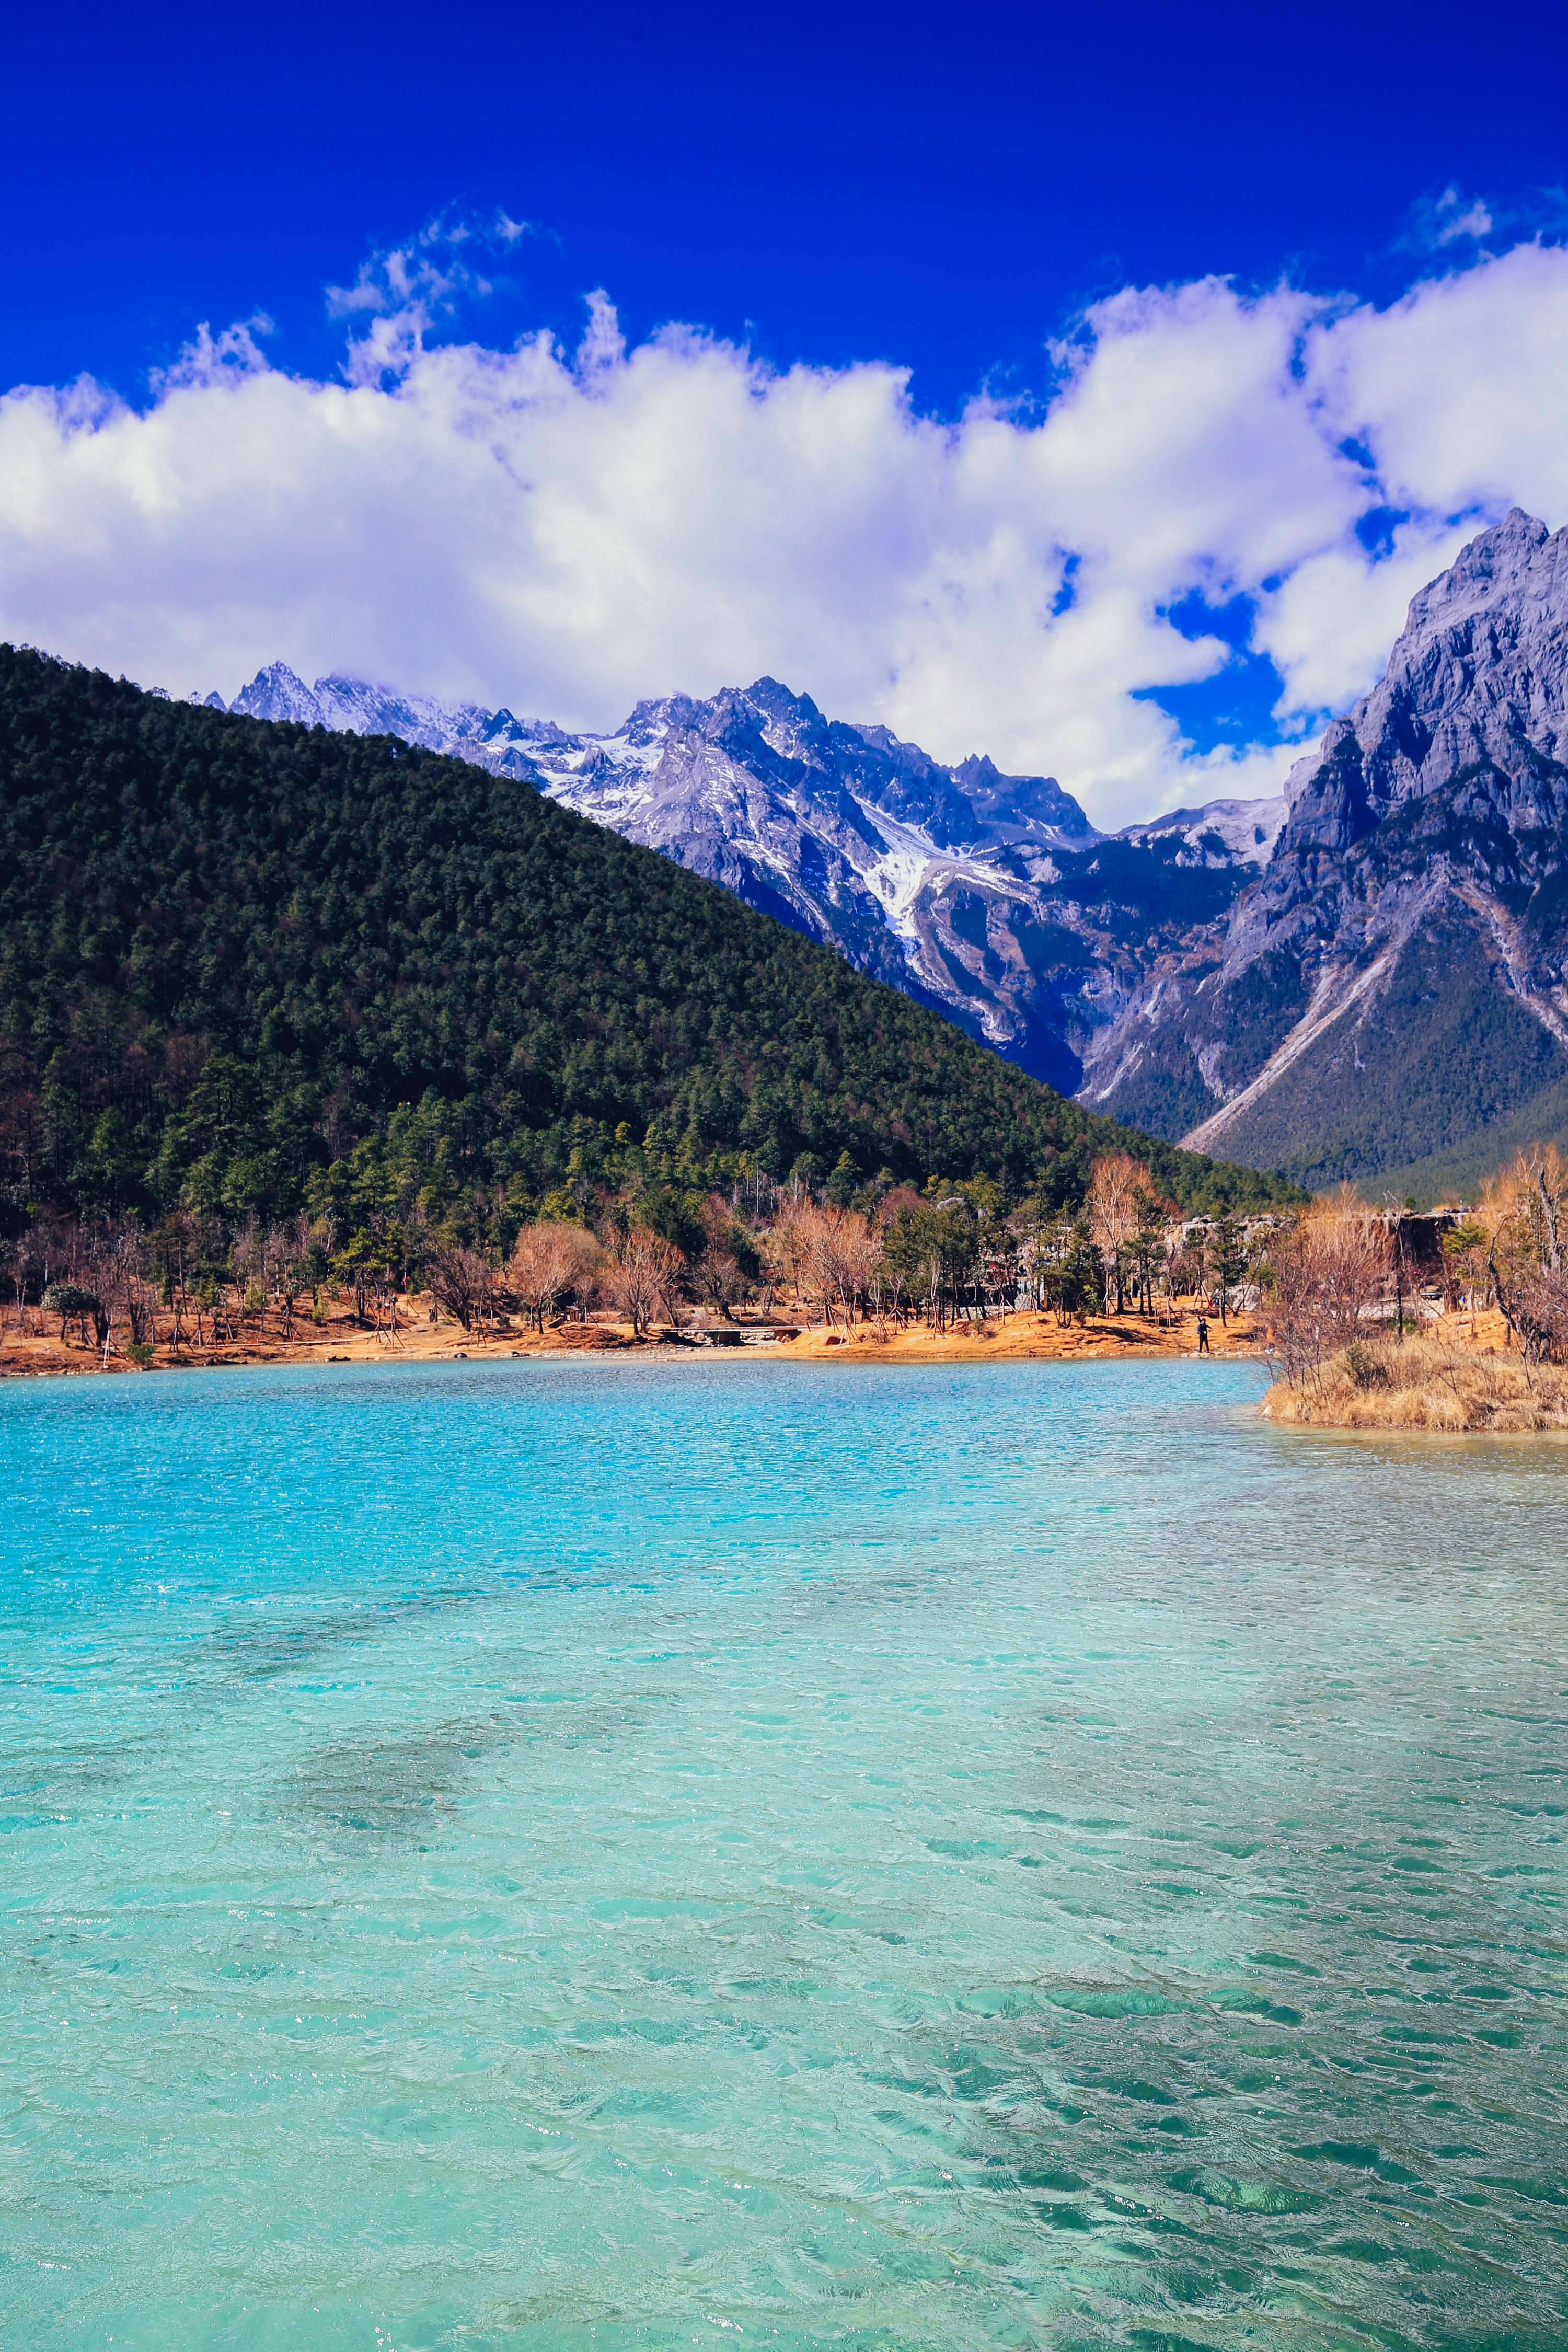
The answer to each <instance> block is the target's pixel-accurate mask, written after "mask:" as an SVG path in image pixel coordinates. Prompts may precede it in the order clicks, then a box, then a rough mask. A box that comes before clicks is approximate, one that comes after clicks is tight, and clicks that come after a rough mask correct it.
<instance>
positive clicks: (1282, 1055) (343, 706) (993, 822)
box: [211, 509, 1568, 1192]
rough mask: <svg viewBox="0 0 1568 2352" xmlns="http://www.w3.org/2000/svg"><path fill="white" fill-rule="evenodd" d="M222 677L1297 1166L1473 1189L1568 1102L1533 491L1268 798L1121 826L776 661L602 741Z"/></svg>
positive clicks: (1180, 1129) (994, 1036)
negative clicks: (661, 865)
mask: <svg viewBox="0 0 1568 2352" xmlns="http://www.w3.org/2000/svg"><path fill="white" fill-rule="evenodd" d="M211 699H212V700H214V701H215V702H216V700H217V699H218V698H217V697H216V696H215V697H213V698H211ZM232 707H233V708H234V709H236V710H237V711H242V712H246V713H248V714H249V715H251V716H253V717H256V718H261V719H293V720H299V721H303V722H305V723H307V724H321V725H323V726H326V727H328V728H331V729H333V730H352V731H353V732H355V733H359V734H366V735H369V734H390V735H395V736H399V737H402V738H403V739H404V740H408V741H411V742H416V743H420V744H423V745H426V747H428V748H430V749H433V750H437V751H446V752H450V753H454V754H456V755H457V756H458V757H460V758H463V759H466V760H468V761H473V762H475V763H476V764H478V765H480V766H482V767H486V768H489V769H490V770H492V771H493V772H497V773H499V774H505V775H510V776H515V777H518V778H520V779H522V778H527V779H530V780H531V781H532V782H535V783H536V784H537V786H538V788H539V790H540V791H541V792H542V793H546V794H547V795H548V796H549V797H551V798H552V799H554V800H557V801H560V802H562V803H565V804H566V805H568V806H570V807H572V808H574V809H575V810H577V811H579V812H580V813H582V814H584V815H586V816H589V817H592V818H595V819H596V820H597V821H598V822H599V823H601V824H605V825H608V826H611V827H612V828H613V829H614V830H616V832H618V833H621V834H623V835H626V837H627V838H629V839H631V840H633V841H637V842H639V843H642V844H644V845H647V846H650V847H653V848H656V849H658V850H660V851H662V852H663V853H664V854H665V855H666V856H669V857H671V858H673V859H675V860H676V861H677V862H679V864H681V865H682V866H687V867H688V868H689V869H690V870H691V871H693V872H695V873H698V874H701V875H704V876H706V877H709V878H710V879H711V880H714V881H718V882H721V883H722V884H724V885H726V886H727V887H729V888H730V889H731V890H732V891H734V892H735V893H736V895H737V896H738V897H740V898H742V899H744V900H745V901H746V902H747V903H748V904H749V905H751V906H752V907H755V908H760V909H762V910H763V911H765V912H767V913H770V914H773V915H775V916H778V917H779V918H781V919H783V920H784V921H785V922H786V923H788V924H790V925H791V926H792V927H793V928H794V929H797V930H800V931H803V932H805V933H806V934H807V935H809V936H810V937H812V938H815V939H818V940H825V941H831V942H832V943H833V944H835V945H837V947H838V948H839V949H840V950H842V951H843V953H844V954H845V955H846V956H847V958H848V959H849V961H851V962H852V963H853V964H855V965H856V966H857V967H858V968H859V969H861V970H863V971H867V972H869V973H872V974H874V975H875V976H876V977H877V978H879V979H882V980H885V981H889V982H892V983H893V984H894V985H895V986H897V987H899V988H900V989H901V990H903V991H904V992H905V993H907V994H909V995H910V996H912V997H914V998H915V999H916V1000H917V1001H919V1002H921V1003H926V1004H928V1005H930V1006H931V1007H933V1008H935V1009H937V1010H940V1011H941V1012H942V1013H945V1014H946V1015H947V1016H948V1017H949V1018H950V1019H952V1020H954V1021H956V1022H957V1023H958V1024H960V1025H961V1026H962V1027H963V1028H964V1029H966V1030H967V1031H968V1032H969V1033H970V1034H972V1035H973V1036H975V1037H977V1038H981V1039H984V1042H986V1043H987V1044H988V1045H992V1046H993V1047H994V1049H995V1050H996V1051H997V1052H999V1053H1000V1054H1002V1055H1005V1057H1006V1058H1007V1059H1008V1060H1010V1061H1014V1062H1016V1063H1018V1064H1019V1065H1021V1066H1023V1067H1024V1068H1025V1069H1026V1070H1027V1071H1029V1072H1031V1073H1032V1074H1033V1075H1034V1076H1038V1077H1041V1078H1044V1079H1046V1080H1047V1081H1048V1082H1049V1083H1050V1084H1051V1085H1053V1086H1055V1087H1059V1088H1060V1089H1061V1090H1062V1091H1064V1092H1067V1093H1076V1094H1078V1095H1079V1096H1080V1097H1082V1098H1083V1099H1084V1100H1085V1101H1086V1102H1087V1103H1090V1104H1092V1105H1093V1106H1094V1107H1095V1108H1100V1109H1107V1110H1110V1111H1112V1112H1114V1113H1115V1114H1116V1115H1117V1116H1119V1117H1121V1118H1124V1119H1126V1120H1128V1121H1130V1122H1131V1123H1134V1124H1136V1125H1138V1126H1139V1127H1142V1128H1144V1129H1149V1130H1151V1131H1152V1132H1154V1133H1156V1134H1160V1135H1163V1136H1165V1137H1167V1138H1170V1139H1183V1140H1184V1141H1186V1142H1188V1143H1189V1144H1190V1145H1191V1146H1193V1147H1194V1148H1195V1149H1198V1150H1208V1151H1215V1152H1221V1153H1223V1154H1224V1155H1225V1157H1226V1158H1227V1159H1230V1160H1241V1161H1243V1162H1244V1163H1247V1164H1250V1165H1253V1166H1258V1167H1281V1168H1283V1169H1285V1170H1287V1171H1289V1173H1290V1174H1291V1175H1292V1176H1293V1177H1295V1178H1296V1179H1297V1180H1298V1181H1301V1182H1304V1183H1307V1184H1310V1185H1320V1186H1321V1185H1322V1184H1325V1183H1330V1182H1332V1181H1335V1180H1337V1179H1339V1178H1341V1177H1348V1178H1351V1179H1352V1180H1355V1181H1361V1182H1363V1183H1366V1184H1370V1185H1372V1186H1373V1189H1376V1188H1377V1187H1378V1186H1379V1185H1380V1184H1381V1185H1383V1186H1384V1187H1393V1188H1394V1189H1395V1190H1399V1191H1403V1190H1404V1189H1405V1187H1406V1186H1408V1187H1410V1188H1411V1189H1413V1190H1415V1191H1416V1192H1432V1191H1433V1190H1441V1189H1445V1188H1448V1189H1452V1188H1454V1187H1462V1186H1463V1185H1464V1184H1466V1183H1467V1182H1469V1181H1473V1179H1474V1177H1475V1175H1476V1174H1477V1172H1478V1171H1479V1170H1480V1169H1481V1168H1483V1167H1486V1166H1489V1165H1491V1164H1493V1163H1494V1162H1495V1161H1496V1160H1497V1159H1498V1158H1499V1157H1500V1155H1501V1154H1502V1153H1503V1152H1505V1151H1506V1150H1510V1149H1511V1147H1512V1145H1513V1143H1514V1142H1516V1141H1519V1140H1523V1139H1526V1138H1527V1136H1534V1135H1538V1134H1539V1135H1546V1134H1563V1132H1565V1131H1568V985H1565V982H1568V872H1565V866H1564V847H1565V839H1568V835H1565V824H1568V766H1565V765H1564V761H1568V531H1560V532H1558V533H1557V534H1556V535H1555V536H1552V535H1551V534H1550V533H1549V532H1548V531H1547V530H1546V527H1545V526H1544V524H1542V523H1540V522H1538V521H1535V520H1532V519H1531V517H1529V516H1526V515H1524V514H1523V513H1521V511H1520V510H1519V509H1514V510H1513V511H1512V512H1511V513H1510V515H1509V516H1508V518H1507V520H1505V521H1504V522H1503V523H1501V524H1500V525H1499V526H1498V527H1497V528H1496V529H1495V530H1489V531H1486V532H1483V533H1482V534H1481V535H1480V536H1479V538H1477V539H1476V540H1474V541H1472V542H1471V543H1470V545H1469V546H1468V548H1466V549H1465V551H1463V553H1462V554H1461V556H1460V557H1459V559H1458V562H1457V563H1456V564H1455V565H1454V566H1453V568H1452V570H1451V571H1450V572H1446V573H1444V574H1443V575H1442V576H1441V578H1439V579H1438V580H1436V581H1435V582H1433V583H1431V585H1430V586H1429V587H1428V588H1426V590H1425V591H1423V593H1422V594H1421V595H1420V596H1418V597H1417V598H1416V599H1415V602H1414V604H1412V606H1411V611H1410V616H1409V620H1408V623H1407V625H1406V627H1405V632H1404V634H1403V635H1402V636H1401V637H1400V639H1399V641H1398V643H1397V644H1396V646H1394V650H1393V653H1392V655H1391V656H1390V660H1389V664H1388V667H1387V670H1386V672H1385V675H1384V678H1383V680H1382V682H1381V683H1380V685H1379V686H1378V687H1377V688H1375V689H1374V690H1373V693H1372V694H1370V695H1368V696H1367V697H1366V698H1364V699H1363V701H1362V702H1361V703H1359V704H1358V705H1357V706H1356V708H1355V709H1354V710H1353V711H1352V712H1351V713H1350V714H1349V715H1348V716H1347V717H1346V718H1344V719H1339V720H1336V721H1335V722H1334V724H1333V725H1332V726H1331V727H1330V729H1329V730H1328V731H1327V733H1326V734H1325V736H1324V738H1323V740H1322V743H1321V747H1320V748H1319V750H1318V751H1316V752H1315V753H1313V754H1312V755H1311V756H1310V757H1309V758H1307V759H1305V760H1302V761H1300V762H1299V763H1298V765H1297V767H1296V768H1295V770H1294V771H1293V772H1292V773H1291V776H1290V778H1289V784H1288V786H1287V790H1286V793H1285V794H1284V796H1283V797H1282V798H1280V799H1279V800H1275V801H1261V802H1246V801H1217V802H1214V803H1209V804H1208V805H1206V806H1205V807H1202V808H1198V809H1193V810H1183V811H1178V812H1176V813H1175V814H1172V815H1169V816H1166V817H1163V818H1160V819H1158V820H1155V821H1153V822H1152V823H1150V824H1140V825H1134V826H1131V827H1128V828H1127V829H1125V830H1124V831H1122V832H1121V833H1118V834H1114V835H1105V834H1101V833H1099V832H1097V831H1096V830H1095V828H1094V827H1093V826H1092V825H1091V824H1089V820H1088V818H1087V817H1086V816H1085V814H1084V813H1083V811H1082V810H1081V808H1080V807H1079V804H1078V803H1077V802H1076V801H1075V800H1074V799H1073V798H1072V796H1071V794H1070V793H1067V792H1065V791H1063V790H1062V788H1061V786H1060V785H1059V784H1058V782H1057V781H1056V780H1055V779H1054V778H1053V777H1050V776H1045V775H1040V776H1023V777H1020V776H1008V775H1003V774H1001V773H999V772H998V771H997V770H996V769H995V768H994V766H993V764H992V763H991V761H989V760H987V759H984V758H983V757H974V758H971V759H968V760H965V761H963V762H961V763H960V764H959V765H957V766H945V765H943V764H942V762H940V761H936V760H934V759H932V758H931V756H930V755H929V754H928V753H926V752H925V751H921V749H920V747H919V746H918V745H914V744H910V743H904V742H900V740H898V739H897V738H896V737H895V736H894V735H892V734H891V733H890V732H889V730H887V729H886V728H882V727H877V726H866V725H850V724H847V723H846V722H844V721H842V720H836V719H828V718H826V717H825V716H824V714H823V713H822V712H821V711H820V710H819V709H817V707H816V704H815V703H814V702H812V701H811V700H810V698H808V697H806V696H804V695H796V694H794V693H792V692H790V691H789V690H788V689H787V688H784V687H783V686H781V685H779V684H778V683H777V682H776V681H775V680H773V679H771V678H762V679H759V680H758V681H757V682H756V683H755V684H753V685H752V686H751V687H749V688H744V689H732V690H727V691H725V692H723V693H721V694H718V695H716V696H714V697H713V698H711V699H710V700H706V701H698V700H693V699H691V698H688V697H686V696H682V695H675V696H670V697H668V698H665V699H663V700H658V701H648V702H642V703H639V704H638V705H637V709H635V710H634V711H633V712H632V714H631V716H630V718H629V719H627V720H626V723H625V724H624V726H622V727H621V728H619V729H618V730H616V733H615V734H614V735H611V736H607V737H595V736H587V735H580V734H573V733H569V732H567V731H565V730H562V729H561V728H559V727H557V726H555V725H554V724H553V723H552V722H551V721H549V720H547V719H519V718H517V717H515V716H514V715H513V714H512V713H511V712H510V711H508V710H504V709H503V710H496V711H490V710H485V709H479V708H476V707H474V706H468V705H465V706H460V707H453V706H449V705H444V704H441V703H438V702H435V701H432V700H429V699H426V698H415V697H404V696H398V695H395V694H391V693H388V692H386V691H384V690H383V689H380V688H374V687H370V686H367V685H365V684H363V682H361V681H358V680H353V679H347V678H342V677H329V678H322V679H319V680H318V681H317V682H316V684H315V685H314V687H313V688H312V687H307V686H306V685H305V684H304V683H303V681H301V680H300V678H298V677H296V676H295V675H294V673H293V672H292V671H291V670H289V668H288V667H286V666H285V665H283V664H281V663H274V664H273V665H271V666H270V667H268V668H267V669H264V670H262V671H261V672H260V673H259V674H258V677H256V678H255V679H254V680H253V681H252V682H251V684H250V685H249V686H247V688H245V689H244V690H243V691H242V692H241V693H240V694H239V695H238V696H237V698H236V700H235V702H234V704H233V706H232Z"/></svg>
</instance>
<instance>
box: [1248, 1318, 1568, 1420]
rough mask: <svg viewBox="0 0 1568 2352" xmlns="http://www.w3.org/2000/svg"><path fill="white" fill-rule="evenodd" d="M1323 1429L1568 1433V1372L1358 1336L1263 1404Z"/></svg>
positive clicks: (1419, 1342) (1441, 1346) (1448, 1345)
mask: <svg viewBox="0 0 1568 2352" xmlns="http://www.w3.org/2000/svg"><path fill="white" fill-rule="evenodd" d="M1263 1409H1264V1411H1265V1412H1266V1413H1268V1415H1269V1417H1270V1419H1272V1420H1274V1421H1291V1422H1305V1423H1313V1424H1315V1425H1316V1426H1317V1427H1319V1428H1322V1429H1434V1430H1451V1431H1455V1432H1461V1431H1465V1430H1479V1431H1489V1432H1495V1433H1507V1432H1510V1431H1514V1430H1536V1429H1568V1370H1563V1368H1562V1367H1561V1366H1558V1365H1554V1364H1542V1363H1533V1364H1532V1363H1528V1362H1526V1361H1525V1360H1523V1358H1522V1357H1521V1356H1520V1355H1517V1354H1514V1353H1511V1352H1510V1353H1506V1354H1495V1353H1493V1352H1492V1351H1491V1350H1490V1349H1482V1348H1469V1347H1466V1346H1465V1345H1464V1343H1463V1342H1462V1341H1459V1340H1455V1339H1417V1338H1410V1339H1405V1340H1403V1341H1400V1340H1395V1339H1354V1340H1352V1341H1351V1342H1350V1344H1349V1345H1348V1346H1346V1347H1343V1348H1341V1349H1337V1350H1336V1351H1335V1353H1334V1354H1332V1355H1331V1356H1327V1357H1325V1358H1324V1359H1323V1360H1322V1362H1321V1363H1320V1364H1317V1365H1315V1366H1313V1367H1311V1368H1310V1369H1306V1370H1302V1371H1300V1373H1299V1374H1298V1376H1297V1378H1295V1379H1294V1380H1281V1381H1276V1383H1275V1385H1274V1386H1273V1387H1272V1388H1271V1389H1270V1390H1269V1391H1268V1395H1267V1396H1266V1397H1265V1399H1264V1401H1263Z"/></svg>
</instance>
